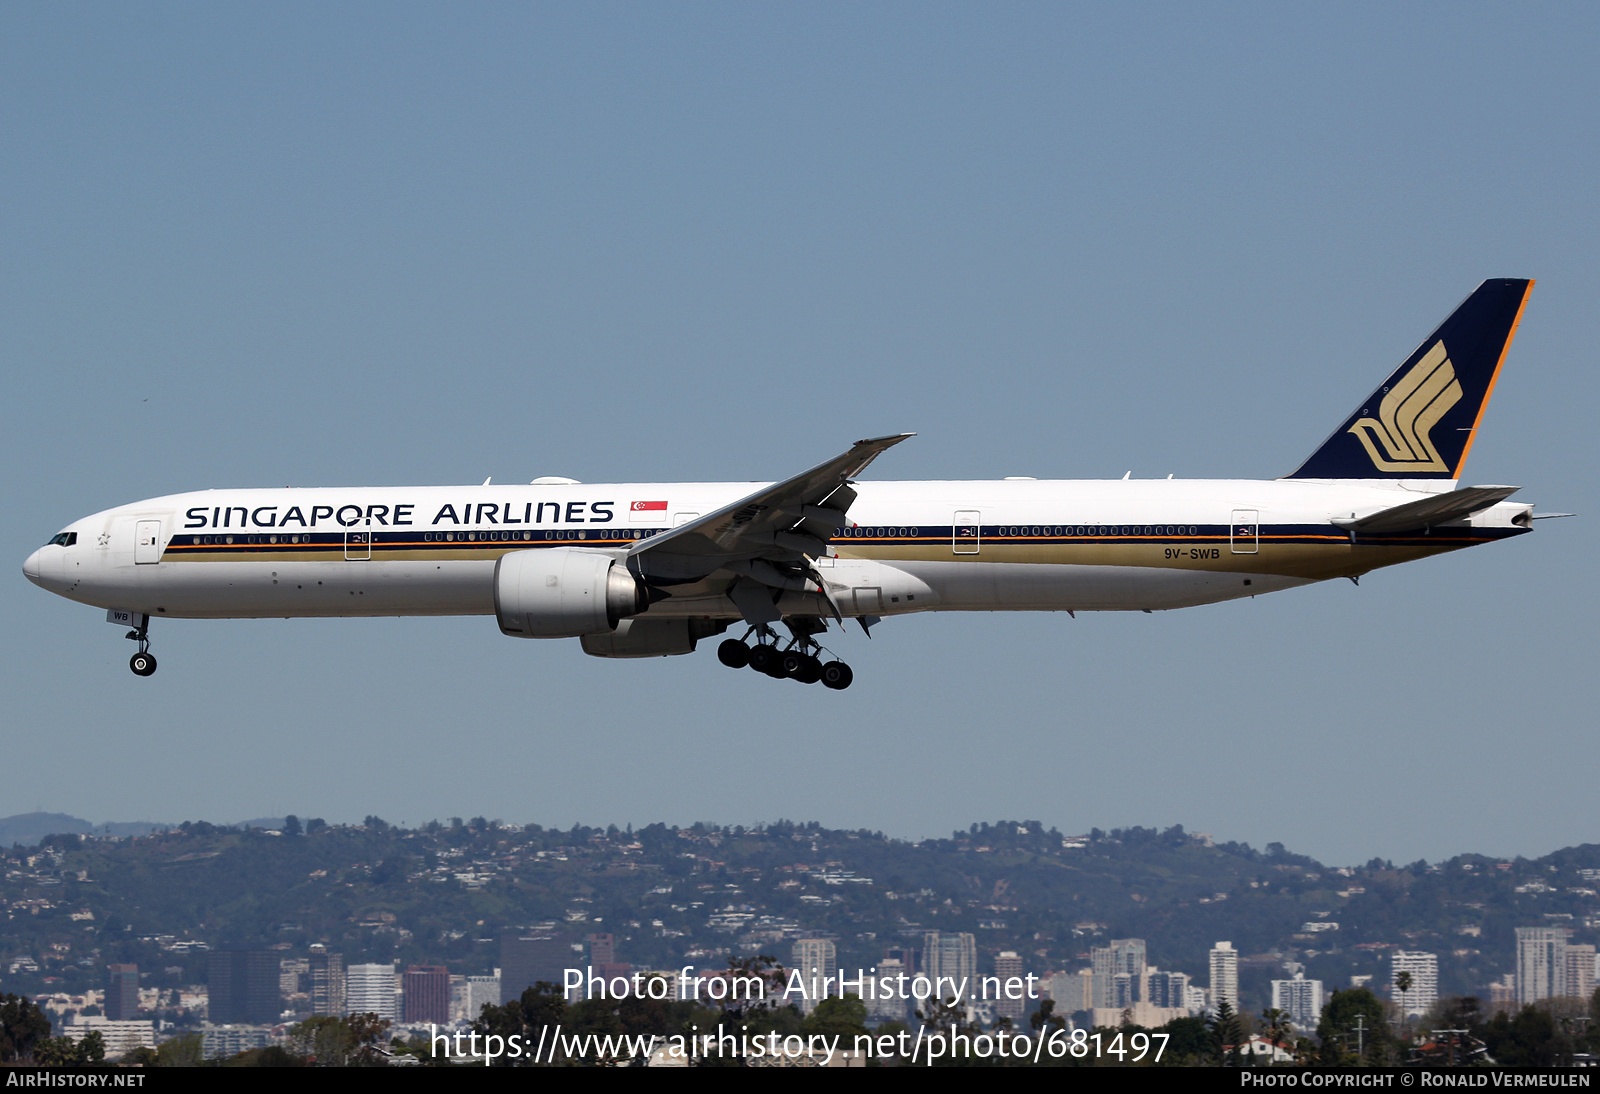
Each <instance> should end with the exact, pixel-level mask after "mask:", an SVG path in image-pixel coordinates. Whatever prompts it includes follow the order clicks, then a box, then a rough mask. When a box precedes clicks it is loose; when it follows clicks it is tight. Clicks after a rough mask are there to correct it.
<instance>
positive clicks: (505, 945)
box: [500, 925, 577, 1003]
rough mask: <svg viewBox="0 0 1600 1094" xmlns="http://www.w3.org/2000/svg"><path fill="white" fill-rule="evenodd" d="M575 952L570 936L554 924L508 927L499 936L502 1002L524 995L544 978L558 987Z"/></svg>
mask: <svg viewBox="0 0 1600 1094" xmlns="http://www.w3.org/2000/svg"><path fill="white" fill-rule="evenodd" d="M575 956H576V955H575V954H574V953H573V952H572V939H571V937H570V936H568V935H567V934H566V933H564V932H563V931H561V930H559V929H557V928H556V927H555V926H554V925H546V926H539V927H529V928H525V929H523V930H518V931H507V932H506V933H505V934H503V935H501V936H500V970H501V971H500V1002H502V1003H509V1002H511V1000H513V999H521V998H522V993H523V992H524V991H526V990H527V989H529V988H531V987H533V986H534V985H535V984H538V983H540V982H541V981H542V982H544V983H548V984H552V985H554V986H555V987H556V988H557V989H558V990H559V989H560V987H561V985H562V983H563V982H564V978H563V973H565V971H566V969H567V966H568V965H572V964H576V963H577V962H574V961H573V958H574V957H575Z"/></svg>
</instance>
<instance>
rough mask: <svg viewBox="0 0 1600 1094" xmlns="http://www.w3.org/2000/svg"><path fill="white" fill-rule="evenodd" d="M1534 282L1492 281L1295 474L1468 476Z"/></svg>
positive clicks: (1298, 476) (1304, 476) (1297, 476)
mask: <svg viewBox="0 0 1600 1094" xmlns="http://www.w3.org/2000/svg"><path fill="white" fill-rule="evenodd" d="M1532 288H1533V282H1532V281H1528V280H1523V279H1519V278H1498V279H1495V280H1491V281H1485V282H1484V283H1483V284H1481V285H1479V286H1478V287H1477V288H1476V289H1474V290H1473V291H1472V295H1471V296H1469V297H1467V298H1466V299H1465V300H1463V301H1462V302H1461V306H1460V307H1458V308H1456V310H1455V311H1453V312H1451V313H1450V317H1449V318H1448V319H1446V320H1445V321H1444V322H1443V323H1441V324H1439V329H1438V330H1436V331H1434V332H1433V333H1432V334H1430V335H1429V336H1428V337H1427V339H1426V340H1425V341H1424V342H1423V343H1422V345H1420V346H1418V347H1417V349H1416V351H1415V352H1413V353H1412V354H1411V356H1410V357H1407V358H1406V359H1405V361H1404V363H1402V364H1401V365H1400V367H1399V368H1398V369H1396V370H1395V372H1394V375H1392V376H1390V377H1389V378H1388V379H1387V380H1385V381H1384V382H1383V386H1382V387H1380V388H1378V390H1377V391H1374V392H1373V393H1372V394H1371V395H1370V396H1368V398H1367V401H1366V402H1365V403H1363V404H1362V405H1361V408H1360V409H1358V410H1357V411H1356V412H1355V413H1354V414H1352V415H1350V417H1349V418H1348V419H1347V420H1346V421H1345V423H1344V424H1343V425H1341V426H1340V427H1339V428H1338V429H1336V430H1334V432H1333V436H1331V437H1329V438H1328V439H1327V440H1326V441H1324V442H1323V444H1322V447H1321V448H1319V449H1317V450H1316V451H1315V452H1313V453H1312V454H1311V458H1310V459H1308V460H1306V462H1305V463H1303V464H1301V465H1300V467H1299V468H1298V469H1296V470H1295V471H1294V472H1293V473H1292V474H1290V475H1288V476H1286V477H1287V478H1291V479H1442V480H1454V479H1458V478H1460V477H1461V467H1462V465H1463V464H1465V463H1466V462H1467V453H1468V452H1470V451H1472V441H1473V437H1474V436H1475V435H1476V433H1477V429H1478V423H1479V422H1480V421H1482V419H1483V411H1484V408H1485V407H1487V406H1488V405H1489V396H1490V395H1491V394H1492V393H1493V392H1494V385H1495V381H1496V380H1497V379H1498V378H1499V376H1500V366H1501V364H1503V363H1504V362H1505V359H1506V351H1507V350H1509V349H1510V348H1511V339H1512V337H1513V336H1514V335H1515V334H1516V332H1517V324H1518V323H1519V322H1521V320H1522V309H1523V308H1524V307H1525V306H1526V305H1527V302H1528V293H1529V292H1530V291H1531V290H1532Z"/></svg>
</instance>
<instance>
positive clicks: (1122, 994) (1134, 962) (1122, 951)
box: [1089, 938, 1147, 1009]
mask: <svg viewBox="0 0 1600 1094" xmlns="http://www.w3.org/2000/svg"><path fill="white" fill-rule="evenodd" d="M1089 960H1090V962H1091V963H1092V964H1093V965H1094V1005H1095V1006H1096V1007H1116V1008H1119V1009H1126V1008H1127V1007H1131V1006H1133V1004H1135V1003H1142V1002H1145V1001H1147V995H1146V991H1145V988H1146V985H1145V971H1146V970H1145V944H1144V939H1142V938H1113V939H1112V940H1111V944H1110V945H1109V946H1094V947H1091V948H1090V950H1089Z"/></svg>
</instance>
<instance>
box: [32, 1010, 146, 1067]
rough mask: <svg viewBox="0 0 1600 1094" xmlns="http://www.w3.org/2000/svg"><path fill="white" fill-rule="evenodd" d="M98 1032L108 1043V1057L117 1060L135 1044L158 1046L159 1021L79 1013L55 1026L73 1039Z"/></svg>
mask: <svg viewBox="0 0 1600 1094" xmlns="http://www.w3.org/2000/svg"><path fill="white" fill-rule="evenodd" d="M96 1032H98V1033H99V1034H100V1040H101V1043H102V1044H104V1045H105V1050H106V1059H107V1060H115V1059H116V1058H117V1057H118V1056H122V1055H124V1054H125V1053H129V1052H132V1051H133V1050H134V1049H136V1048H140V1047H143V1048H155V1047H156V1024H155V1023H154V1022H152V1021H150V1020H149V1019H148V1018H146V1019H142V1020H140V1019H117V1018H102V1017H98V1016H94V1015H91V1016H88V1017H85V1016H83V1015H81V1014H80V1015H77V1016H76V1017H74V1018H73V1020H72V1021H70V1022H66V1023H64V1024H63V1025H62V1026H61V1027H60V1028H59V1029H58V1030H56V1033H57V1034H58V1035H59V1036H62V1037H66V1038H69V1039H70V1040H72V1041H73V1042H74V1043H76V1042H78V1041H80V1040H82V1039H83V1037H84V1036H86V1035H87V1034H90V1033H96Z"/></svg>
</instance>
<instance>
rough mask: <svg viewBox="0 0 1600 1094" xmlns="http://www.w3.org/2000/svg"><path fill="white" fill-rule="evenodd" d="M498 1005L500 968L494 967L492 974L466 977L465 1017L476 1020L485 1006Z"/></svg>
mask: <svg viewBox="0 0 1600 1094" xmlns="http://www.w3.org/2000/svg"><path fill="white" fill-rule="evenodd" d="M499 1005H500V970H499V969H495V970H494V975H493V976H469V977H467V1013H466V1017H467V1018H469V1019H470V1020H472V1021H474V1022H476V1021H477V1020H478V1016H479V1015H481V1014H482V1013H483V1008H484V1007H485V1006H499Z"/></svg>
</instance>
